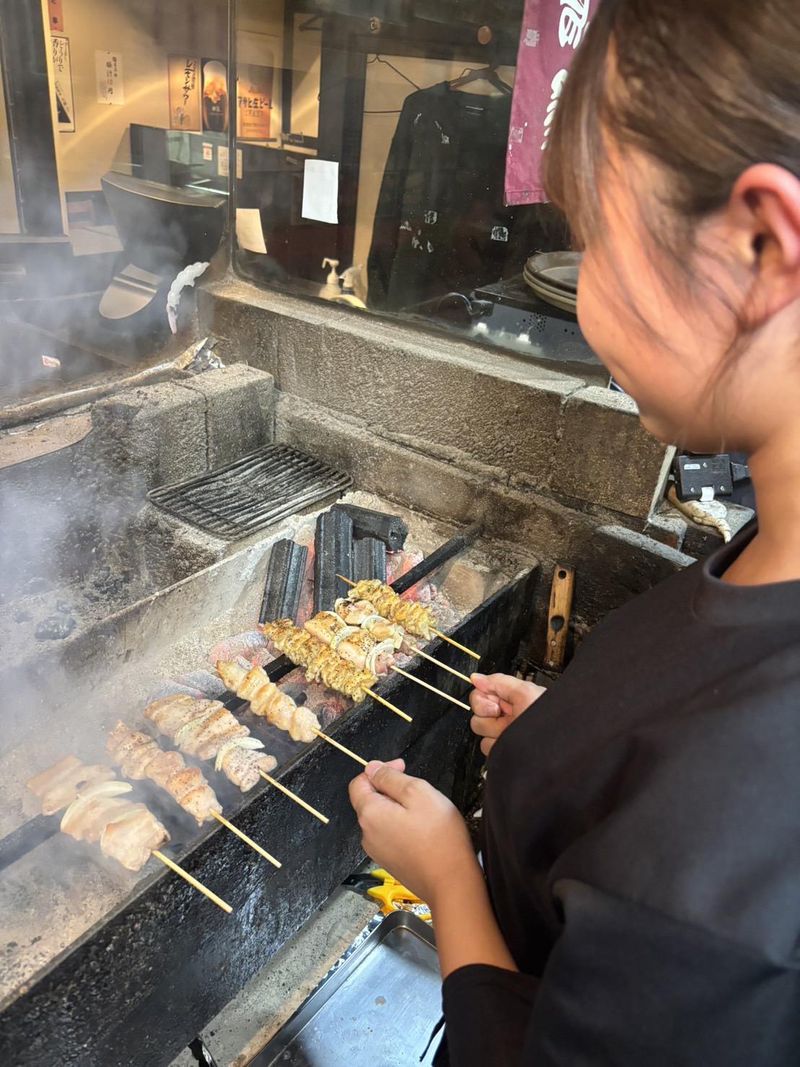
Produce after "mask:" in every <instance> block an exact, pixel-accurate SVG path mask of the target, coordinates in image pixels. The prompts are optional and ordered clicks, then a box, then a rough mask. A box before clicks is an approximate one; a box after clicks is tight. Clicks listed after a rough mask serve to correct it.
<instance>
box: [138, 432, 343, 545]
mask: <svg viewBox="0 0 800 1067" xmlns="http://www.w3.org/2000/svg"><path fill="white" fill-rule="evenodd" d="M352 484H353V479H352V478H351V477H350V475H348V474H342V473H341V472H340V471H337V470H334V469H333V467H330V466H328V464H327V463H323V462H322V461H321V460H318V459H314V457H313V456H307V455H306V454H305V453H304V452H300V451H298V449H296V448H292V447H291V446H289V445H265V446H264V447H263V448H259V449H257V450H256V451H255V452H251V453H250V454H249V455H247V456H244V457H243V458H242V459H239V460H237V461H236V462H235V463H230V464H228V465H227V466H225V467H219V468H217V470H214V471H210V472H208V473H207V474H201V475H199V476H198V477H197V478H189V479H188V480H186V481H183V482H178V483H176V484H175V485H163V486H159V487H158V488H157V489H152V490H151V491H150V492H149V493H148V494H147V495H148V499H149V500H150V501H151V503H153V504H155V505H156V507H158V508H161V510H162V511H166V512H168V513H169V514H170V515H172V516H173V517H174V518H176V519H180V520H182V521H183V522H188V523H189V524H190V525H192V526H195V527H197V529H199V530H203V531H204V532H205V533H210V534H213V535H214V536H215V537H220V538H222V539H223V540H226V541H236V540H239V539H240V538H242V537H248V536H250V535H251V534H254V533H258V532H259V530H266V529H267V527H269V526H274V525H275V523H277V522H280V521H281V519H284V518H286V517H287V516H289V515H294V514H297V513H298V512H300V511H303V510H304V509H306V508H309V507H312V506H314V505H316V504H321V503H325V502H328V501H330V500H331V499H333V498H335V497H338V496H340V495H341V494H342V493H343V492H345V490H347V489H349V488H350V486H351V485H352Z"/></svg>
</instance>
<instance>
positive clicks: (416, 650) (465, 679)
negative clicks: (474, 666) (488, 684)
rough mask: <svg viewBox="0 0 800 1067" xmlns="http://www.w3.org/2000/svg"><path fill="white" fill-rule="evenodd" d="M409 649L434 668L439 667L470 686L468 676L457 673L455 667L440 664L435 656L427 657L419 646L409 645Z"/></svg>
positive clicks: (470, 680)
mask: <svg viewBox="0 0 800 1067" xmlns="http://www.w3.org/2000/svg"><path fill="white" fill-rule="evenodd" d="M409 647H410V648H411V649H412V650H413V653H414V655H415V656H422V658H423V659H426V660H428V661H429V662H430V663H435V664H436V666H437V667H441V668H442V670H444V671H449V672H450V673H451V674H454V675H455V676H456V678H460V679H461V680H462V681H463V682H466V683H467V685H472V679H471V678H470V676H469V675H468V674H462V673H461V671H457V670H456V669H455V667H451V666H449V664H447V663H442V661H441V660H440V659H436V657H435V656H429V655H428V653H427V652H423V651H422V649H421V648H420V647H419V645H410V646H409Z"/></svg>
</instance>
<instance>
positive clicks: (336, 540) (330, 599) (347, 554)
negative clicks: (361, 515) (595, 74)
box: [314, 508, 353, 612]
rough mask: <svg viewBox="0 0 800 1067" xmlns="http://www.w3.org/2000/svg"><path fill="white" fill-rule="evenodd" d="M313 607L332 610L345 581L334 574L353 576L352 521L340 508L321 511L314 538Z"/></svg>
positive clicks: (345, 589) (344, 586) (345, 593)
mask: <svg viewBox="0 0 800 1067" xmlns="http://www.w3.org/2000/svg"><path fill="white" fill-rule="evenodd" d="M314 551H315V556H314V611H315V612H317V611H332V610H333V605H334V603H335V602H336V600H337V598H338V597H343V596H347V590H348V585H347V583H346V582H342V581H340V580H339V579H338V578H337V577H336V575H337V574H341V575H342V576H343V577H345V578H352V577H353V523H352V520H351V519H350V516H349V515H348V514H347V513H346V512H344V511H342V510H341V509H340V508H332V509H331V510H330V511H325V512H323V513H322V514H321V515H320V517H319V518H318V519H317V531H316V535H315V538H314Z"/></svg>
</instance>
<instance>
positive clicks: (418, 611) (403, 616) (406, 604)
mask: <svg viewBox="0 0 800 1067" xmlns="http://www.w3.org/2000/svg"><path fill="white" fill-rule="evenodd" d="M347 599H348V600H352V601H357V600H368V601H369V602H370V603H371V604H372V605H373V607H374V608H375V612H376V613H377V614H378V615H382V616H383V617H384V618H385V619H389V621H390V622H396V623H397V624H398V625H399V626H402V627H403V629H404V630H407V631H408V632H409V633H410V634H416V635H417V636H418V637H422V638H423V639H424V640H426V641H427V640H429V639H430V638H431V637H432V636H433V633H432V631H433V628H434V623H435V620H434V618H433V615H432V614H431V610H430V608H428V607H426V606H425V605H424V604H417V603H415V602H414V601H413V600H403V599H401V597H399V596H398V595H397V593H395V591H394V590H393V589H392V588H391V587H390V586H388V585H386V583H385V582H379V581H378V580H377V579H365V580H364V581H361V582H356V584H355V585H354V586H353V588H352V589H351V590H350V592H349V593H348V595H347Z"/></svg>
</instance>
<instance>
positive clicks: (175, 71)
mask: <svg viewBox="0 0 800 1067" xmlns="http://www.w3.org/2000/svg"><path fill="white" fill-rule="evenodd" d="M168 71H169V124H170V127H171V129H173V130H199V129H201V128H202V119H201V117H200V59H199V58H198V57H197V56H170V57H169V60H168Z"/></svg>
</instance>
